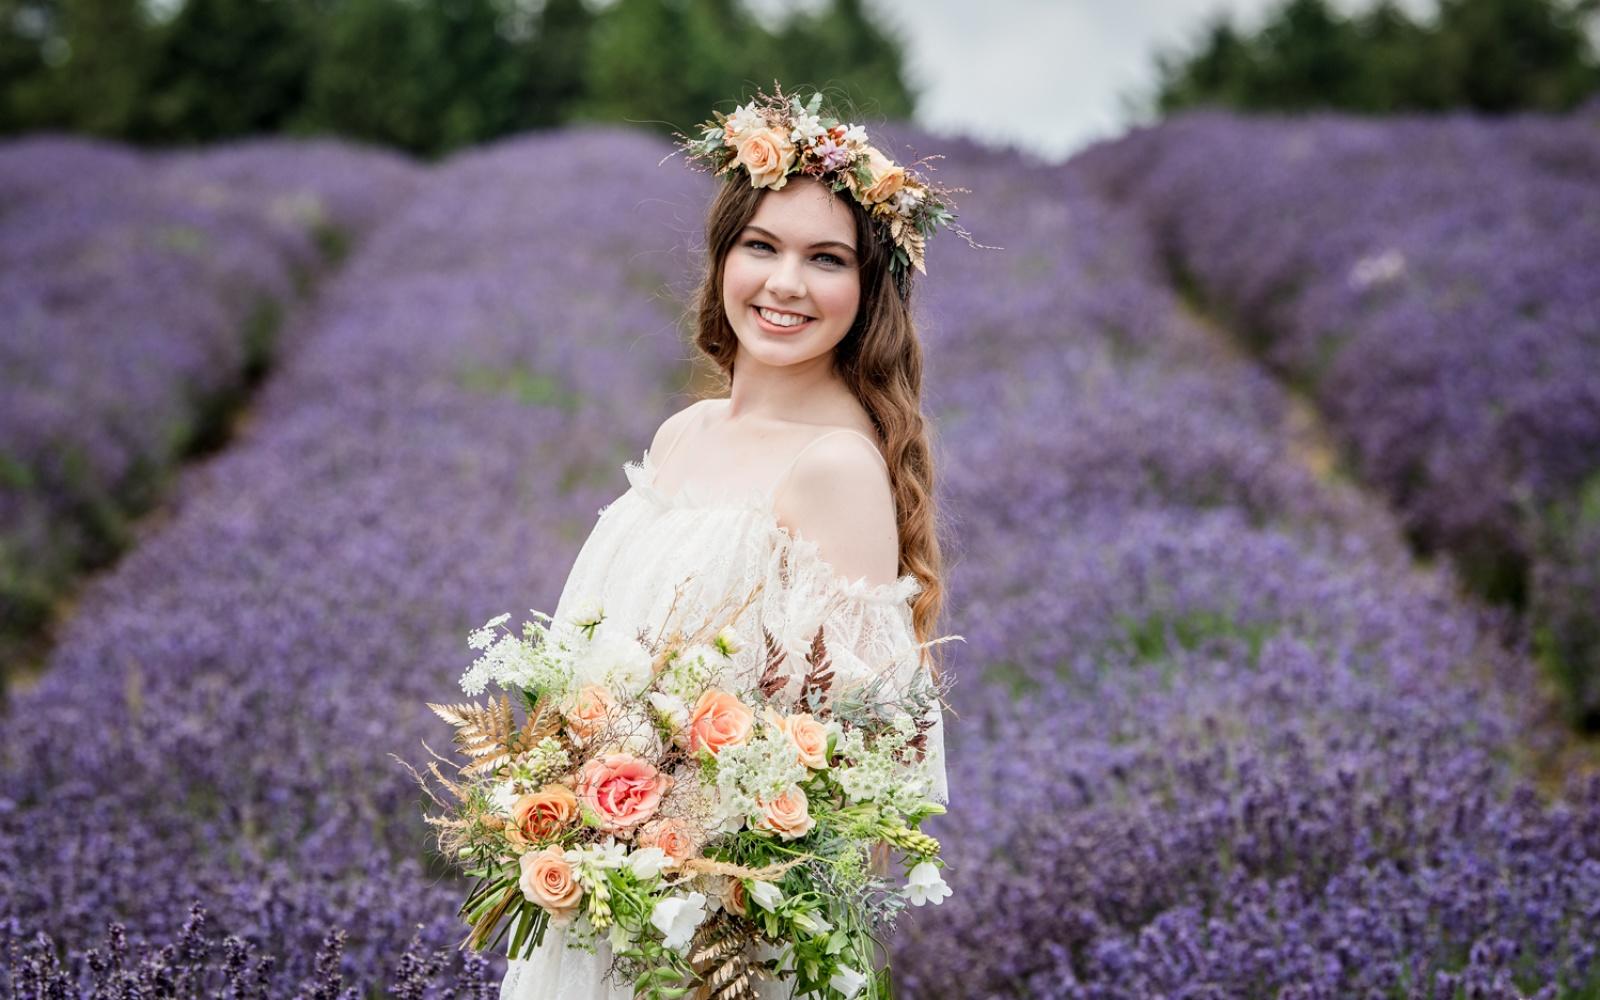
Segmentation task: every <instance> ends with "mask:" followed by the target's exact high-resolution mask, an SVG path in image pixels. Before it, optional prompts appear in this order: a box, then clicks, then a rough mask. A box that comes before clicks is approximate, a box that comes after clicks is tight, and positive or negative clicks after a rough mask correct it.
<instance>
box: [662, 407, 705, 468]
mask: <svg viewBox="0 0 1600 1000" xmlns="http://www.w3.org/2000/svg"><path fill="white" fill-rule="evenodd" d="M714 405H716V400H714V399H697V400H695V401H694V402H692V403H690V404H689V405H688V406H685V407H684V408H683V409H681V410H679V411H677V412H676V413H674V414H672V415H671V416H669V417H667V419H665V420H663V421H661V426H660V427H657V428H656V433H655V436H654V437H653V438H652V439H651V440H650V454H651V456H652V457H656V458H659V457H660V456H661V455H662V454H663V453H664V452H665V451H666V450H667V449H668V448H670V447H672V442H673V441H675V440H677V438H678V434H679V433H680V432H681V431H682V430H683V429H684V427H686V426H688V423H689V421H691V420H693V419H694V416H695V414H697V413H699V412H700V409H701V408H702V407H705V406H714Z"/></svg>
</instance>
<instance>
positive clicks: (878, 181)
mask: <svg viewBox="0 0 1600 1000" xmlns="http://www.w3.org/2000/svg"><path fill="white" fill-rule="evenodd" d="M867 170H868V171H869V172H870V173H871V174H872V184H871V185H870V186H869V187H868V188H867V189H866V190H865V191H862V192H861V200H862V201H864V202H866V203H867V204H869V205H875V204H877V203H878V202H880V201H888V200H889V199H890V198H893V197H894V196H895V195H896V194H898V193H899V191H900V189H901V188H903V187H905V184H906V168H905V167H902V166H900V165H898V164H896V163H895V162H894V161H893V160H891V159H889V158H888V157H887V156H884V155H883V154H882V153H881V152H879V151H878V148H877V147H876V146H868V147H867Z"/></svg>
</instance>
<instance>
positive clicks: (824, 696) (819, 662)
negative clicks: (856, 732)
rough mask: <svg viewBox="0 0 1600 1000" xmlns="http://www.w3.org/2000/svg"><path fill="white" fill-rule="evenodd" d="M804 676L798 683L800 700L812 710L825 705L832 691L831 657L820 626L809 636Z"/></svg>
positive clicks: (819, 709)
mask: <svg viewBox="0 0 1600 1000" xmlns="http://www.w3.org/2000/svg"><path fill="white" fill-rule="evenodd" d="M806 664H807V669H806V676H805V680H803V681H801V683H800V702H801V704H803V705H805V706H807V707H808V708H810V710H811V711H812V712H820V711H821V710H822V709H823V708H824V707H826V706H827V704H828V701H829V700H830V697H831V694H832V691H833V657H832V656H830V655H829V653H828V643H827V640H826V639H824V638H823V635H822V628H821V626H818V628H817V634H816V635H814V636H812V637H811V650H810V651H809V652H808V653H807V654H806Z"/></svg>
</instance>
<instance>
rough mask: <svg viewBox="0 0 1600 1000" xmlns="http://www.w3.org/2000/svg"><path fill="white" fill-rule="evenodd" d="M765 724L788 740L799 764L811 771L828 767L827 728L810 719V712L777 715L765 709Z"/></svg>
mask: <svg viewBox="0 0 1600 1000" xmlns="http://www.w3.org/2000/svg"><path fill="white" fill-rule="evenodd" d="M766 718H767V722H768V723H769V724H770V725H771V726H772V727H773V728H774V729H776V730H778V732H780V733H782V734H783V735H785V736H787V737H788V738H789V743H790V745H791V746H793V747H794V751H795V756H796V757H797V758H799V760H800V763H802V764H804V765H805V766H806V767H809V768H810V769H811V770H813V771H821V770H823V769H824V768H826V767H827V766H828V727H827V726H825V725H823V724H822V723H820V722H818V721H817V720H816V719H815V718H813V717H812V715H811V713H810V712H796V713H795V714H793V715H779V714H778V713H777V712H775V711H773V710H772V709H771V708H770V707H769V708H767V709H766Z"/></svg>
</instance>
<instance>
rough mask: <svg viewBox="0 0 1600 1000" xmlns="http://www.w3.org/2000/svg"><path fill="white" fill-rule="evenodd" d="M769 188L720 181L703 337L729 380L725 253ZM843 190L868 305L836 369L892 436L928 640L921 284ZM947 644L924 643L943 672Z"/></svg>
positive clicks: (909, 559) (933, 550) (907, 554)
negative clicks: (917, 299) (915, 314)
mask: <svg viewBox="0 0 1600 1000" xmlns="http://www.w3.org/2000/svg"><path fill="white" fill-rule="evenodd" d="M766 193H767V189H765V188H757V187H755V186H753V185H751V184H750V183H749V181H748V180H747V179H746V178H745V177H744V176H743V174H742V172H741V171H735V172H734V173H733V174H732V175H730V176H729V178H728V179H726V180H725V181H724V182H723V183H722V184H721V186H720V187H719V189H718V191H717V193H716V196H715V197H714V198H713V199H712V201H711V207H710V209H709V211H708V212H707V214H706V241H705V254H706V268H705V273H704V276H703V278H702V280H701V282H700V286H699V290H698V291H697V292H696V294H695V301H694V345H695V347H696V348H698V349H699V350H700V352H701V353H703V354H704V355H705V356H706V358H708V359H709V360H710V361H711V363H712V364H714V365H715V366H716V367H717V369H718V370H719V371H720V372H721V373H722V377H723V380H724V381H725V382H731V380H732V378H733V363H734V356H735V354H736V352H737V349H738V340H737V338H736V337H735V336H734V334H733V328H732V327H731V326H730V325H729V323H728V315H727V312H726V311H725V310H724V309H723V305H722V266H723V261H724V260H725V259H726V258H727V255H728V252H729V251H730V250H731V249H732V248H733V245H734V243H735V242H736V241H737V240H738V238H739V234H740V233H741V232H743V231H744V227H745V226H746V225H747V224H748V223H749V222H750V220H751V218H753V217H754V216H755V214H756V208H757V207H758V206H759V205H760V204H761V199H762V198H763V197H764V196H765V195H766ZM834 197H835V198H837V199H838V200H839V201H840V202H842V203H843V204H844V205H846V206H847V207H848V208H849V209H850V211H851V214H852V216H853V217H854V219H855V227H856V246H857V248H858V254H857V259H858V260H860V262H861V306H860V308H859V309H858V310H857V311H856V318H855V323H854V324H853V325H852V326H851V327H850V332H848V333H847V334H845V336H844V339H843V340H841V341H839V344H838V345H837V346H836V347H835V348H834V352H833V368H834V371H835V372H836V373H837V374H838V375H839V377H840V378H842V379H843V380H844V383H845V385H847V386H849V387H850V391H851V392H852V393H854V394H855V397H856V399H858V400H860V402H861V405H862V407H864V408H865V409H866V411H867V413H868V415H869V416H870V417H871V418H872V423H873V426H875V427H876V428H877V431H878V437H879V439H880V440H881V441H882V442H883V450H884V456H885V457H886V458H887V460H888V465H889V482H890V485H891V486H892V488H893V490H894V500H895V519H896V522H897V525H896V527H897V530H898V531H899V536H900V570H899V572H900V573H901V574H905V573H911V574H913V575H914V576H916V578H917V579H918V581H920V582H921V584H922V589H921V591H920V592H919V593H918V594H917V596H916V598H915V599H914V600H913V602H912V605H911V611H912V623H913V626H914V627H915V629H916V634H917V640H918V641H919V642H926V641H927V640H928V639H930V638H932V637H933V636H934V635H935V634H936V632H935V629H936V627H937V625H938V622H939V615H940V612H941V610H942V608H943V605H944V585H943V582H942V576H943V569H944V560H943V556H942V555H941V553H940V548H939V534H938V520H939V518H938V511H937V509H936V507H935V502H934V494H933V483H934V469H933V451H932V448H931V447H930V443H929V435H928V421H927V419H926V418H924V417H923V415H922V344H921V342H920V341H919V340H918V339H917V331H916V326H915V324H914V323H913V322H912V319H911V292H912V287H913V286H912V283H911V281H910V278H909V275H908V276H907V277H906V278H905V279H904V280H902V281H899V282H897V281H895V280H894V278H893V276H892V274H891V272H890V270H889V261H890V259H891V257H890V255H891V250H890V248H889V247H888V245H887V244H886V243H884V242H883V240H882V239H881V238H879V237H878V236H877V235H876V234H875V233H874V232H873V228H872V221H871V218H870V217H869V216H868V215H867V211H866V209H865V208H863V207H862V206H861V204H860V203H859V202H857V201H856V200H855V199H854V198H850V197H846V196H841V195H838V194H835V195H834ZM938 649H939V647H933V649H931V650H925V651H924V652H925V654H928V655H926V656H925V657H924V659H925V660H926V661H927V662H928V664H929V667H930V669H931V670H932V671H933V674H934V677H935V678H937V677H938V676H939V669H938V660H939V659H941V657H940V656H939V655H938V653H937V652H936V650H938Z"/></svg>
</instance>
